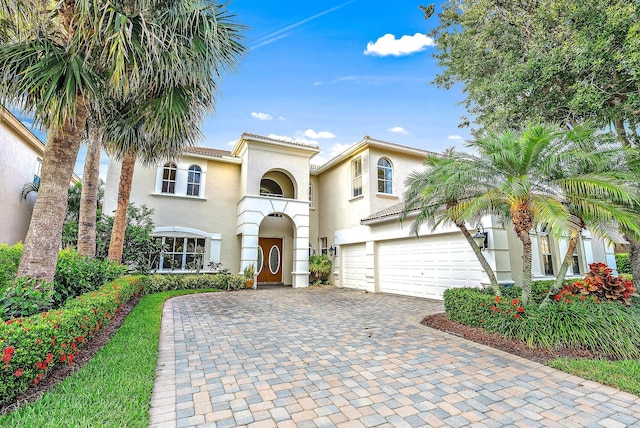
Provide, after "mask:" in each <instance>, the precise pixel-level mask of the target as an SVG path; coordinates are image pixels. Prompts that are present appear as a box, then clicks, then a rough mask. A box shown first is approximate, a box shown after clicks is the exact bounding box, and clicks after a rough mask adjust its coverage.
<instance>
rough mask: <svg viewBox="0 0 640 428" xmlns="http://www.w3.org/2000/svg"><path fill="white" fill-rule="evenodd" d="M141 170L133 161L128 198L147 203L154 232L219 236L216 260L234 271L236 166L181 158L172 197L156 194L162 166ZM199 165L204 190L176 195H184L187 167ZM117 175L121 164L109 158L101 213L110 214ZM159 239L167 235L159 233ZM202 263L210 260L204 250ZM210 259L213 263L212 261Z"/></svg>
mask: <svg viewBox="0 0 640 428" xmlns="http://www.w3.org/2000/svg"><path fill="white" fill-rule="evenodd" d="M163 164H164V162H162V163H159V164H158V165H157V166H151V167H145V166H143V165H142V164H141V163H137V164H136V167H135V172H134V180H133V185H132V189H131V198H130V200H131V201H132V202H134V203H135V204H136V205H138V206H140V205H142V204H145V205H147V206H148V207H149V208H153V209H154V214H153V219H154V223H155V226H156V228H166V227H176V228H182V229H190V230H193V231H197V232H198V233H200V232H201V233H202V234H203V235H209V236H210V235H213V234H219V235H220V236H221V248H220V249H219V254H220V262H221V263H222V264H223V265H224V267H227V268H229V269H231V270H232V271H234V272H235V271H236V270H237V269H238V268H239V265H240V262H239V260H240V259H239V254H240V243H239V241H238V240H237V239H236V238H235V235H236V212H237V209H236V206H237V202H238V199H239V194H240V182H239V177H240V165H238V164H236V163H227V162H224V161H216V160H211V159H206V158H201V157H194V156H184V157H181V158H180V159H179V160H178V162H177V164H178V169H179V174H178V178H180V171H182V173H183V174H184V180H180V179H178V180H177V182H176V195H169V194H162V193H160V192H158V190H160V187H158V183H159V182H160V180H159V178H160V179H161V177H162V165H163ZM191 165H198V166H200V167H201V168H202V170H203V188H202V189H201V197H190V196H178V195H177V194H178V193H180V191H181V189H182V187H183V186H184V187H185V190H184V192H182V193H186V184H185V183H186V171H187V169H188V167H189V166H191ZM119 175H120V163H119V162H117V161H114V160H113V159H112V160H110V162H109V169H108V171H107V183H108V185H107V188H106V191H105V198H104V212H105V214H109V215H113V211H114V210H115V207H116V202H117V183H118V181H119ZM163 235H167V234H166V233H163ZM173 235H174V236H198V235H195V234H193V233H191V234H190V233H183V232H182V233H181V232H178V233H174V234H173ZM205 260H211V254H210V253H209V250H208V252H207V254H206V255H205ZM214 261H215V260H214Z"/></svg>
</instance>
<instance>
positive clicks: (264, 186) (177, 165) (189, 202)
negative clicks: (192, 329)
mask: <svg viewBox="0 0 640 428" xmlns="http://www.w3.org/2000/svg"><path fill="white" fill-rule="evenodd" d="M318 152H319V149H318V147H316V146H312V145H306V144H300V143H292V142H287V141H282V140H277V139H273V138H268V137H263V136H259V135H253V134H246V133H245V134H242V136H241V137H240V138H239V140H238V141H237V143H236V145H235V147H234V149H233V150H232V151H230V152H229V151H224V150H216V149H211V148H202V147H195V148H189V149H187V150H185V151H184V153H183V155H182V156H180V157H179V158H178V159H176V160H174V161H169V162H162V163H159V164H158V165H155V166H153V167H145V166H143V165H142V164H138V165H136V170H135V171H136V172H135V174H134V180H133V188H132V194H131V201H132V202H134V203H136V204H138V205H142V204H146V205H147V206H148V207H150V208H153V209H154V222H155V225H156V229H155V231H154V233H155V235H156V236H158V237H159V238H160V239H162V240H163V242H164V244H165V252H164V253H163V254H162V257H161V258H160V261H159V264H158V270H159V271H160V272H165V271H189V270H192V269H193V267H194V266H193V262H194V260H199V259H200V258H202V256H201V255H203V256H204V261H203V262H202V266H200V267H201V268H202V269H204V270H207V269H209V268H210V266H216V264H217V263H222V265H223V266H224V267H227V268H230V269H231V270H232V271H234V272H242V271H243V269H244V268H245V267H246V266H248V265H250V264H254V265H255V267H256V270H257V271H258V272H259V273H258V286H259V285H260V284H261V283H262V284H264V283H282V284H286V285H292V286H293V287H305V286H307V285H308V281H309V273H308V257H309V255H310V254H312V253H319V252H320V253H326V254H330V255H331V256H332V257H333V259H334V273H333V275H332V280H333V283H334V284H336V285H338V286H342V287H350V288H356V289H361V290H367V291H370V292H390V293H398V294H406V295H412V296H421V297H430V298H441V297H442V293H443V291H444V290H445V289H446V288H450V287H455V286H478V285H480V284H483V283H487V282H488V281H487V280H486V278H484V276H485V275H484V272H483V271H482V269H481V267H480V263H479V262H478V260H477V259H476V257H475V255H474V254H473V252H472V250H471V248H470V247H469V245H468V243H467V242H466V241H465V239H464V238H463V236H462V234H461V233H460V231H459V230H458V229H456V228H454V227H440V228H437V229H436V230H430V229H428V228H424V229H422V230H421V231H420V237H419V238H416V237H415V236H410V234H409V222H410V221H411V218H409V219H408V220H407V223H405V224H404V225H402V224H401V223H400V222H399V221H398V217H399V214H400V212H401V210H402V203H401V202H402V194H403V192H404V189H405V188H404V184H405V180H406V179H407V177H408V176H409V174H410V173H411V172H412V171H415V170H419V169H421V168H423V166H422V162H423V160H424V158H425V155H426V154H427V153H428V152H425V151H423V150H421V149H416V148H411V147H405V146H400V145H397V144H392V143H388V142H384V141H380V140H376V139H373V138H370V137H368V136H367V137H365V138H364V139H363V140H362V141H360V142H359V143H357V144H354V145H353V146H351V147H350V148H349V149H347V150H346V151H345V152H344V153H342V154H341V155H339V156H337V157H336V158H334V159H332V160H330V161H329V162H328V163H326V164H324V165H322V166H320V167H316V166H313V164H312V157H313V156H314V155H316V154H317V153H318ZM119 174H120V164H119V163H118V162H116V161H111V162H110V164H109V170H108V174H107V185H106V192H105V201H104V212H105V213H110V212H112V211H113V210H115V204H116V198H117V187H118V178H119ZM482 226H483V228H484V230H485V232H486V233H487V248H486V250H485V252H484V254H485V255H486V257H487V259H488V261H489V263H490V264H491V265H492V266H493V267H494V270H495V272H496V274H497V276H498V279H499V281H502V282H505V283H511V282H514V281H516V282H517V281H518V280H519V279H520V278H519V277H520V271H521V246H520V243H519V241H518V239H517V237H516V236H515V234H514V233H512V232H511V229H510V227H508V226H507V227H505V226H503V225H501V224H499V223H498V222H497V220H496V219H495V218H491V217H486V218H484V219H482ZM475 228H476V225H475V224H474V225H469V229H470V230H474V232H475ZM532 239H533V243H534V246H535V249H536V250H535V251H534V261H533V275H534V277H536V278H551V277H553V274H554V272H555V271H556V270H557V268H558V267H559V265H560V261H561V257H562V256H563V255H564V250H565V249H566V248H567V243H566V241H565V240H563V239H555V238H554V237H552V236H549V235H547V234H545V233H544V232H543V231H537V232H535V233H532ZM593 261H606V262H608V263H609V264H610V265H613V264H614V263H615V262H614V260H613V250H612V249H610V248H608V247H606V246H605V245H604V244H603V243H602V242H601V241H600V240H597V239H594V238H592V237H591V235H589V234H588V233H584V234H583V236H582V239H581V241H580V243H579V245H578V249H577V251H576V254H575V255H574V263H573V266H572V268H571V271H572V273H573V274H576V275H577V274H579V273H580V272H582V273H584V272H586V270H587V269H588V263H591V262H593Z"/></svg>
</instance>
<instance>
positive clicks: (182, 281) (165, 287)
mask: <svg viewBox="0 0 640 428" xmlns="http://www.w3.org/2000/svg"><path fill="white" fill-rule="evenodd" d="M207 288H213V289H217V290H241V289H244V288H245V278H244V277H243V276H241V275H232V274H225V273H214V274H198V275H181V274H173V275H171V274H169V275H160V274H156V275H150V276H149V277H148V281H147V284H146V285H145V290H144V291H145V292H146V293H159V292H161V291H169V290H204V289H207Z"/></svg>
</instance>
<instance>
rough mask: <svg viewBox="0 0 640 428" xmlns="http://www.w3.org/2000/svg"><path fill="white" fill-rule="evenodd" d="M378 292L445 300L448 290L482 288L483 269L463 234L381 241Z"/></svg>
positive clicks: (378, 249)
mask: <svg viewBox="0 0 640 428" xmlns="http://www.w3.org/2000/svg"><path fill="white" fill-rule="evenodd" d="M376 253H377V264H378V272H377V274H378V278H377V280H378V287H379V288H378V289H379V290H380V291H381V292H383V293H395V294H404V295H408V296H417V297H428V298H434V299H442V293H444V290H446V289H447V288H453V287H468V286H478V285H480V280H481V278H482V267H481V266H480V262H478V259H477V258H476V256H475V254H473V250H472V249H471V247H469V244H468V243H467V241H466V240H465V239H464V237H463V236H462V234H461V233H459V234H458V233H455V234H445V235H435V236H423V237H421V238H420V239H416V238H407V239H398V240H393V241H380V242H378V245H377V247H376Z"/></svg>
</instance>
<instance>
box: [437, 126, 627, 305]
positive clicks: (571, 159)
mask: <svg viewBox="0 0 640 428" xmlns="http://www.w3.org/2000/svg"><path fill="white" fill-rule="evenodd" d="M592 139H593V132H591V131H588V130H585V129H583V128H576V129H574V130H570V131H564V132H563V131H559V130H558V129H557V128H555V127H552V126H547V125H528V126H527V127H526V128H525V130H524V131H522V132H521V133H515V132H512V131H507V132H503V133H500V134H496V133H494V134H490V135H489V136H488V137H487V138H484V139H480V140H478V141H476V142H475V143H473V144H471V145H470V146H471V147H473V148H474V149H475V150H476V151H477V155H475V156H474V155H469V154H463V153H462V154H461V153H456V154H454V159H453V160H452V167H451V171H461V173H460V174H459V176H458V177H457V178H458V180H460V183H458V184H456V185H458V186H469V187H470V188H471V189H472V191H471V192H470V194H469V195H467V197H466V198H463V199H460V200H457V201H455V202H454V203H453V204H451V206H449V208H448V212H447V213H446V216H447V217H449V218H451V219H454V220H455V221H456V222H462V221H469V220H471V219H474V218H478V217H480V216H482V215H486V214H498V215H502V216H504V217H505V218H508V219H510V220H511V223H512V225H513V229H514V232H515V233H516V235H517V236H518V238H519V239H520V241H521V243H522V250H523V251H522V261H523V267H522V289H523V290H522V300H523V303H524V304H526V303H528V302H529V300H530V297H531V260H532V252H531V237H530V232H531V230H532V229H533V227H534V226H535V225H545V226H546V228H547V229H548V230H550V231H552V233H555V234H557V235H560V234H561V233H562V232H563V231H568V230H572V228H571V225H572V224H573V225H574V229H577V227H576V226H575V225H576V224H579V223H577V221H576V218H577V215H578V216H580V218H582V219H589V217H588V216H586V215H585V214H587V213H589V214H594V218H595V217H599V218H600V220H601V221H605V220H606V221H609V222H611V223H613V222H616V221H617V222H618V223H619V224H621V225H623V226H625V227H630V228H632V229H633V230H634V231H636V233H637V232H640V230H639V228H638V222H637V217H636V216H635V215H634V214H633V213H632V212H631V211H630V210H629V209H627V208H626V206H625V205H622V202H624V203H629V204H631V203H635V201H636V199H637V197H636V194H635V190H634V189H633V188H631V186H630V185H629V183H628V182H627V181H626V180H625V177H623V176H621V175H620V174H619V173H618V172H608V171H602V170H599V169H596V170H589V169H584V168H585V165H587V166H588V162H584V159H585V158H587V157H594V156H595V157H597V156H598V155H599V154H598V153H599V151H598V148H597V147H596V146H593V147H594V148H593V150H592V151H591V152H586V151H585V144H587V143H589V142H590V141H591V140H592ZM578 162H583V164H582V166H581V167H577V166H575V165H576V163H578ZM581 168H583V169H581ZM454 178H456V177H454ZM596 213H598V214H597V216H595V214H596ZM576 239H577V238H576Z"/></svg>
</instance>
